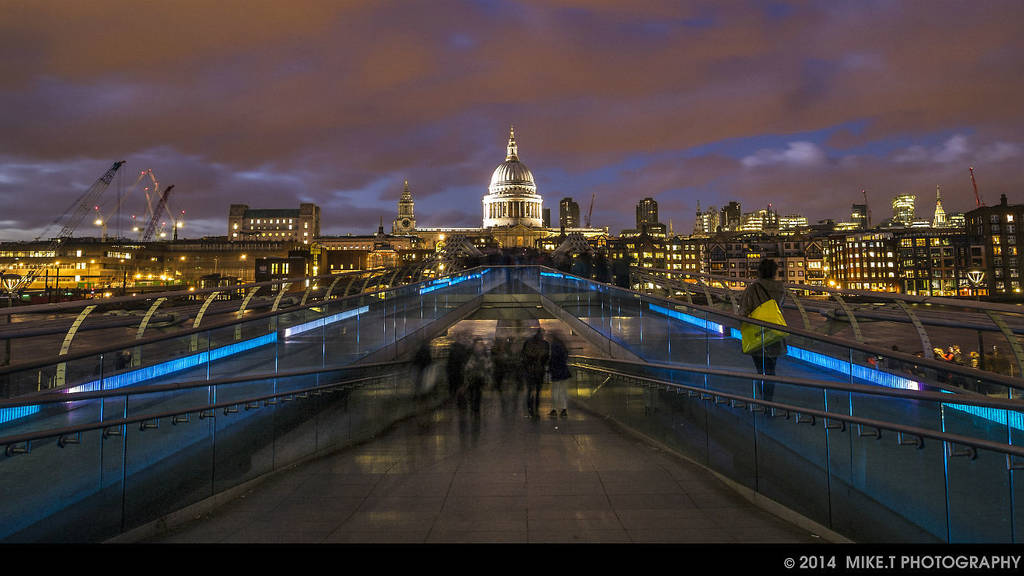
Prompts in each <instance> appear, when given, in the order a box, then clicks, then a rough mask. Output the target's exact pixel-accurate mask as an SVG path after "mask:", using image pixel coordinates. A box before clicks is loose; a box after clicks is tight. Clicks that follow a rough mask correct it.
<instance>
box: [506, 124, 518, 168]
mask: <svg viewBox="0 0 1024 576" xmlns="http://www.w3.org/2000/svg"><path fill="white" fill-rule="evenodd" d="M505 160H519V148H518V147H517V146H516V127H515V126H510V127H509V129H508V155H507V156H505Z"/></svg>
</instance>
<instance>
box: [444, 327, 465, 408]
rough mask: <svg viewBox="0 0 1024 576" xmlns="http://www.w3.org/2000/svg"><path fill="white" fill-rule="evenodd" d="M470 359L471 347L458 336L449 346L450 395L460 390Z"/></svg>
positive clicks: (447, 369)
mask: <svg viewBox="0 0 1024 576" xmlns="http://www.w3.org/2000/svg"><path fill="white" fill-rule="evenodd" d="M467 360H469V347H468V346H466V344H465V343H464V342H463V341H462V339H461V338H457V339H456V340H455V341H454V342H452V345H451V346H450V347H449V348H448V362H447V363H446V365H445V368H446V372H447V373H448V395H449V396H450V397H452V398H455V396H456V395H457V394H458V392H459V388H461V387H462V384H463V370H464V368H465V367H466V361H467Z"/></svg>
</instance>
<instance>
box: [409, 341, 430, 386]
mask: <svg viewBox="0 0 1024 576" xmlns="http://www.w3.org/2000/svg"><path fill="white" fill-rule="evenodd" d="M432 361H433V359H432V358H431V357H430V342H429V341H427V340H424V341H423V342H422V343H420V347H419V348H418V349H417V350H416V354H415V355H414V356H413V358H412V365H413V370H415V379H414V382H416V388H415V390H416V394H417V395H420V394H423V393H425V392H427V385H428V384H433V382H429V383H428V382H426V375H427V368H429V367H430V363H431V362H432Z"/></svg>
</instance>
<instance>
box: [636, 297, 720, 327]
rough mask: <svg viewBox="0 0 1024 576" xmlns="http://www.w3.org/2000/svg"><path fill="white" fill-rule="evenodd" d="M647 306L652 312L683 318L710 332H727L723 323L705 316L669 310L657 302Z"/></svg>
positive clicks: (677, 318) (678, 318) (688, 322)
mask: <svg viewBox="0 0 1024 576" xmlns="http://www.w3.org/2000/svg"><path fill="white" fill-rule="evenodd" d="M647 306H648V307H649V308H650V309H651V311H652V312H657V313H659V314H664V315H665V316H668V317H669V318H675V319H676V320H681V321H683V322H686V323H687V324H692V325H694V326H696V327H698V328H701V329H704V330H707V331H708V332H714V333H716V334H725V327H724V326H722V325H721V324H716V323H714V322H712V321H710V320H705V319H703V318H698V317H696V316H691V315H690V314H683V313H682V312H679V311H677V310H669V309H668V308H665V307H663V306H658V305H656V304H647Z"/></svg>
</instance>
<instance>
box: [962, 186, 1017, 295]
mask: <svg viewBox="0 0 1024 576" xmlns="http://www.w3.org/2000/svg"><path fill="white" fill-rule="evenodd" d="M964 218H965V221H966V233H967V237H968V239H969V242H970V269H969V270H968V272H971V271H974V272H975V273H976V276H975V277H976V278H977V277H979V276H980V275H981V274H980V273H983V278H982V280H981V281H980V283H978V286H977V287H976V288H975V287H970V286H969V287H968V288H970V289H971V290H972V291H973V294H974V295H981V296H984V295H989V296H1018V295H1020V294H1021V290H1022V286H1021V269H1024V258H1022V256H1021V249H1020V246H1021V245H1022V244H1024V236H1022V234H1021V226H1020V223H1021V219H1022V218H1024V205H1022V204H1007V202H1006V195H1005V194H1003V195H1002V196H1001V197H1000V202H999V204H998V205H996V206H982V207H980V208H976V209H974V210H971V211H970V212H967V213H966V214H964Z"/></svg>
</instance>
